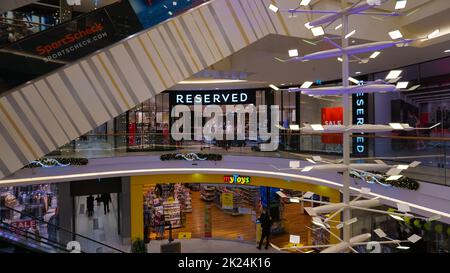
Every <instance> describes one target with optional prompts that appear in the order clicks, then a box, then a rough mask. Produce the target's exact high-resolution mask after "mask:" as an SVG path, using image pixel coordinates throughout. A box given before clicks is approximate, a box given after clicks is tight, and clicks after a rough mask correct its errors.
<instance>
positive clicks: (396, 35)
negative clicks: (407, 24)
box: [389, 30, 403, 40]
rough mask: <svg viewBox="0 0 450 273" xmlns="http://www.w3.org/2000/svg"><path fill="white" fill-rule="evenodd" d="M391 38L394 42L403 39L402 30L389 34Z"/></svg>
mask: <svg viewBox="0 0 450 273" xmlns="http://www.w3.org/2000/svg"><path fill="white" fill-rule="evenodd" d="M389 36H391V39H392V40H397V39H400V38H403V34H402V33H401V32H400V30H394V31H391V32H389Z"/></svg>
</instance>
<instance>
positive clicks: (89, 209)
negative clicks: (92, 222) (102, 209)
mask: <svg viewBox="0 0 450 273" xmlns="http://www.w3.org/2000/svg"><path fill="white" fill-rule="evenodd" d="M94 200H95V199H94V196H92V195H89V196H88V198H87V201H86V206H87V213H88V217H92V216H93V215H94Z"/></svg>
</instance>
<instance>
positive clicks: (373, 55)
mask: <svg viewBox="0 0 450 273" xmlns="http://www.w3.org/2000/svg"><path fill="white" fill-rule="evenodd" d="M380 54H381V52H380V51H375V52H374V53H372V55H370V57H369V58H371V59H375V58H376V57H378V55H380Z"/></svg>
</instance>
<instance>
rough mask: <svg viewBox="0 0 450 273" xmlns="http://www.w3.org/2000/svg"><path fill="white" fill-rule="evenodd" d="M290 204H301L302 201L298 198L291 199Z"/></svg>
mask: <svg viewBox="0 0 450 273" xmlns="http://www.w3.org/2000/svg"><path fill="white" fill-rule="evenodd" d="M289 202H291V203H300V200H298V199H297V198H289Z"/></svg>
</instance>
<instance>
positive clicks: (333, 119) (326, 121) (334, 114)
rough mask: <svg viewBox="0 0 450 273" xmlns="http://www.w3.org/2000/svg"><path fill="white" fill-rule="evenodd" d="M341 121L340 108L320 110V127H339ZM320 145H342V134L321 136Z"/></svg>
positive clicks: (342, 114) (342, 115) (342, 117)
mask: <svg viewBox="0 0 450 273" xmlns="http://www.w3.org/2000/svg"><path fill="white" fill-rule="evenodd" d="M343 120H344V112H343V109H342V107H334V108H322V125H341V124H343ZM322 143H326V144H342V134H322Z"/></svg>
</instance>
